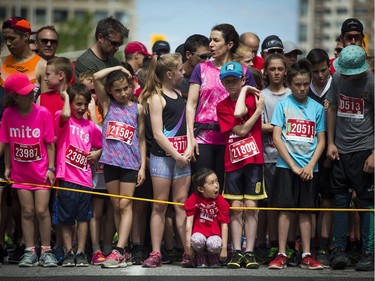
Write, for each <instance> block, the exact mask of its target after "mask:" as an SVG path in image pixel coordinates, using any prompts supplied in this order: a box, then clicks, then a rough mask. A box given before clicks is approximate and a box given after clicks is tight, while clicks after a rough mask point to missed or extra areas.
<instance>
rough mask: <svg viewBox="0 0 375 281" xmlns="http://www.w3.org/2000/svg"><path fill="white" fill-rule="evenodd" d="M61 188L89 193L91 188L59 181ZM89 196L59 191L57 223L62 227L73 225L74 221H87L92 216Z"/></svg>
mask: <svg viewBox="0 0 375 281" xmlns="http://www.w3.org/2000/svg"><path fill="white" fill-rule="evenodd" d="M60 186H61V187H67V188H72V189H77V190H86V191H91V188H88V187H85V186H81V185H78V184H74V183H71V182H67V181H63V180H61V181H60ZM91 197H92V195H91V194H88V193H82V192H74V191H66V190H59V192H58V203H59V206H58V208H59V210H58V222H59V223H61V224H64V225H74V224H75V221H76V220H77V221H89V220H90V219H91V218H92V216H93V211H92V205H91Z"/></svg>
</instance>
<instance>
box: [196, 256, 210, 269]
mask: <svg viewBox="0 0 375 281" xmlns="http://www.w3.org/2000/svg"><path fill="white" fill-rule="evenodd" d="M195 264H196V265H197V267H199V268H205V267H208V262H207V257H206V255H205V254H199V253H196V255H195Z"/></svg>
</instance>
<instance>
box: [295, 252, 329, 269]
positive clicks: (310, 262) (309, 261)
mask: <svg viewBox="0 0 375 281" xmlns="http://www.w3.org/2000/svg"><path fill="white" fill-rule="evenodd" d="M299 266H300V268H308V269H324V265H323V264H322V263H321V262H319V261H317V260H315V259H314V258H313V257H312V255H307V256H306V257H304V258H303V259H302V260H301V262H300V264H299Z"/></svg>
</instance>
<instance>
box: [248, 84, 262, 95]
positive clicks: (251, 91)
mask: <svg viewBox="0 0 375 281" xmlns="http://www.w3.org/2000/svg"><path fill="white" fill-rule="evenodd" d="M244 87H246V92H247V93H252V94H253V95H254V96H258V97H259V95H260V91H259V90H258V89H257V88H255V87H253V86H249V85H246V86H244Z"/></svg>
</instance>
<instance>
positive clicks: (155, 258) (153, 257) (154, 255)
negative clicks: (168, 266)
mask: <svg viewBox="0 0 375 281" xmlns="http://www.w3.org/2000/svg"><path fill="white" fill-rule="evenodd" d="M161 260H162V256H161V254H160V253H159V252H151V253H150V256H149V257H148V258H147V259H146V260H145V261H144V262H143V263H142V267H148V268H155V267H159V266H161V263H162V262H161Z"/></svg>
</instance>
